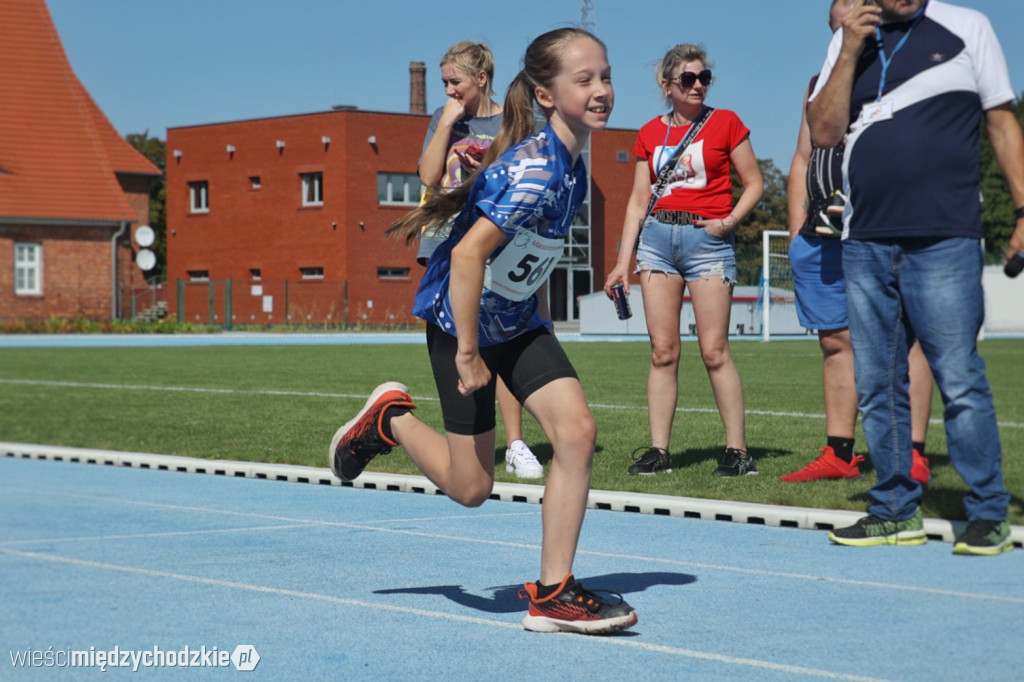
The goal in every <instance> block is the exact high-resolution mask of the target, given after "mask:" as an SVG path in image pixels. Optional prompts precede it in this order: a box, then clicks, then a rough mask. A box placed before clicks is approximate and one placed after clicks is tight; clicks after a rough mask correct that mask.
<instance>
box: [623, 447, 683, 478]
mask: <svg viewBox="0 0 1024 682" xmlns="http://www.w3.org/2000/svg"><path fill="white" fill-rule="evenodd" d="M641 450H643V448H637V449H636V450H634V451H633V462H635V463H634V464H633V465H632V466H631V467H629V469H628V472H629V473H630V474H633V475H634V476H635V475H636V474H641V475H644V476H649V475H651V474H670V473H672V460H671V458H669V456H668V450H666V449H664V448H647V450H646V451H644V453H643V454H638V453H640V451H641Z"/></svg>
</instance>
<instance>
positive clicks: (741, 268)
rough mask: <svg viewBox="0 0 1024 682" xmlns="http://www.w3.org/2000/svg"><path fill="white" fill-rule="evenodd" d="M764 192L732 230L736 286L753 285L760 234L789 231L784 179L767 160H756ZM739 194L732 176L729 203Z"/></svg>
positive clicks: (758, 266) (736, 178)
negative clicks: (734, 237) (766, 231)
mask: <svg viewBox="0 0 1024 682" xmlns="http://www.w3.org/2000/svg"><path fill="white" fill-rule="evenodd" d="M757 164H758V166H759V167H760V168H761V178H762V179H763V180H764V193H763V194H762V195H761V200H760V201H759V202H757V205H756V206H755V207H754V210H753V211H751V212H750V214H749V215H747V217H746V218H744V219H743V222H741V223H740V226H739V228H737V230H736V270H737V273H736V279H737V283H738V284H748V285H752V284H757V283H758V278H759V277H760V274H761V267H762V263H761V261H762V260H763V254H762V252H761V233H762V232H764V231H765V230H789V209H788V208H787V206H786V180H787V178H786V176H785V175H783V174H782V171H780V170H779V169H778V167H776V165H775V164H774V163H773V162H772V160H771V159H758V160H757ZM742 192H743V185H741V184H740V179H739V176H738V175H736V172H735V171H733V173H732V197H733V204H735V203H736V200H737V199H739V196H740V194H741V193H742Z"/></svg>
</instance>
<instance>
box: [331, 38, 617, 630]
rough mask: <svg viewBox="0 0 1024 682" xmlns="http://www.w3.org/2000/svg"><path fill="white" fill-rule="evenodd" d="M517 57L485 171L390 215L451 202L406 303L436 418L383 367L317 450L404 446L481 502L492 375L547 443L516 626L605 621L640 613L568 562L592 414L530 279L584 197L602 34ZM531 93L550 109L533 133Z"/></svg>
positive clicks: (397, 231)
mask: <svg viewBox="0 0 1024 682" xmlns="http://www.w3.org/2000/svg"><path fill="white" fill-rule="evenodd" d="M523 63H524V67H523V69H522V71H520V72H519V74H518V75H517V76H516V77H515V79H514V80H513V81H512V84H511V85H510V86H509V90H508V94H507V96H506V99H505V116H504V119H503V122H502V125H501V128H500V130H499V131H498V135H497V137H496V138H495V141H494V143H493V144H492V145H491V147H490V148H489V149H488V150H487V154H486V155H485V157H484V159H483V163H482V164H481V170H479V171H477V172H476V173H475V174H474V175H473V176H472V177H470V178H469V179H468V180H467V181H466V182H465V183H464V184H463V185H461V186H460V187H458V188H456V189H454V190H453V191H451V192H448V193H445V194H441V195H439V196H437V197H435V198H433V199H431V200H430V201H429V202H427V203H426V204H424V205H423V206H421V207H420V208H418V209H416V210H415V211H413V212H412V213H410V214H408V215H407V216H405V217H403V218H402V219H401V220H399V221H398V222H396V223H395V224H394V225H392V226H391V228H389V230H388V233H389V234H390V235H392V236H405V237H406V238H410V237H414V236H415V235H416V234H417V233H418V231H419V229H420V227H421V226H422V225H423V224H431V225H432V224H436V223H438V222H440V221H443V220H446V219H448V218H450V217H451V216H453V215H456V214H457V218H456V220H455V223H454V225H453V227H452V233H451V236H450V237H449V238H448V239H447V240H446V241H445V242H444V243H442V244H441V245H440V246H439V247H438V248H437V250H436V251H435V252H434V254H433V256H432V257H431V259H430V263H429V264H428V266H427V270H426V272H425V274H424V276H423V281H422V283H421V284H420V289H419V292H418V293H417V295H416V301H415V304H414V307H413V312H414V314H416V315H417V316H418V317H420V318H422V319H424V320H425V321H426V322H427V348H428V351H429V354H430V361H431V365H432V367H433V371H434V378H435V382H436V384H437V390H438V394H439V396H440V399H441V410H442V413H443V415H444V424H445V430H446V432H447V433H446V435H444V436H442V435H441V434H438V433H437V432H436V431H434V430H433V429H432V428H431V427H429V426H427V425H426V424H425V423H423V422H421V421H420V420H419V419H417V418H416V417H415V416H414V415H413V414H412V410H413V408H414V407H415V405H414V404H413V402H412V398H411V397H410V396H409V392H408V389H407V388H406V387H405V386H404V385H403V384H400V383H398V382H388V383H385V384H381V385H380V386H378V387H377V388H376V389H375V390H374V391H373V393H372V394H371V395H370V398H369V399H368V400H367V401H366V404H365V405H364V407H363V409H362V410H360V411H359V413H358V414H357V415H356V416H355V417H354V418H353V419H352V420H351V421H349V422H348V423H347V424H345V425H344V426H342V427H341V428H340V429H338V431H337V433H335V435H334V440H333V441H332V442H331V448H330V453H329V456H330V461H331V468H332V470H333V471H334V473H335V474H336V475H337V476H338V477H339V478H341V479H342V480H347V481H350V480H352V479H354V478H355V477H356V476H358V475H359V474H360V473H361V472H362V470H363V468H364V467H365V466H366V464H367V463H368V462H369V461H370V460H371V459H372V458H373V457H374V456H376V455H378V454H384V453H387V452H389V451H390V450H391V448H392V447H393V446H396V445H401V446H402V447H403V448H405V450H406V452H408V453H409V456H410V457H411V458H412V460H413V462H414V463H415V464H416V465H417V466H418V467H419V468H420V470H421V471H422V472H423V473H424V475H425V476H426V477H427V478H429V479H430V480H431V482H433V483H434V485H436V486H438V487H439V488H440V489H441V490H444V491H445V493H447V495H448V496H449V497H450V498H451V499H453V500H454V501H456V502H458V503H459V504H462V505H465V506H467V507H476V506H479V505H481V504H483V502H484V501H485V500H487V499H488V497H489V496H490V494H491V489H492V487H493V484H494V442H495V431H494V427H495V407H494V396H495V375H499V376H501V377H502V379H503V380H504V381H505V384H506V385H507V386H508V387H509V389H511V391H512V393H513V394H514V395H515V396H516V398H517V399H519V401H520V402H522V403H523V405H524V406H525V407H526V409H527V410H529V412H530V413H531V414H532V415H533V416H534V417H535V418H536V419H537V421H538V422H539V423H540V425H541V427H542V428H543V429H544V432H545V434H546V435H547V437H548V439H549V440H550V442H551V445H552V447H553V449H554V457H553V459H552V462H551V468H550V472H549V473H548V478H547V485H546V487H545V490H544V502H543V506H542V511H541V519H542V524H543V539H542V543H541V566H540V578H539V580H537V581H536V582H531V583H526V585H525V590H524V591H523V592H522V593H521V594H522V595H523V596H524V597H529V601H530V604H529V612H528V614H527V615H526V617H525V618H524V619H523V627H525V628H526V629H527V630H534V631H537V632H582V633H591V634H596V633H606V632H612V631H615V630H621V629H624V628H628V627H630V626H632V625H634V624H635V623H636V622H637V616H636V612H635V611H634V610H633V609H632V608H631V607H630V606H629V605H628V604H626V603H625V602H623V601H621V599H620V600H617V601H614V602H612V601H607V600H605V599H603V598H601V597H600V596H598V595H597V594H595V593H594V592H591V591H589V590H586V589H584V588H583V586H582V585H581V584H580V583H578V582H576V580H575V579H574V578H573V575H572V564H573V559H574V558H575V554H576V545H577V542H578V540H579V533H580V527H581V526H582V524H583V515H584V512H585V511H586V506H587V493H588V492H589V489H590V474H591V465H592V461H593V454H594V444H595V441H596V437H597V426H596V424H595V422H594V417H593V415H592V414H591V413H590V408H589V407H588V406H587V402H586V399H585V398H584V396H583V388H582V386H581V385H580V382H579V379H578V378H577V376H576V372H575V370H574V369H573V367H572V365H571V363H570V362H569V359H568V358H567V357H566V355H565V353H564V351H563V350H562V347H561V346H560V345H559V344H558V341H557V340H556V339H555V337H554V335H553V334H552V333H551V330H550V320H548V319H546V317H547V315H546V309H542V308H543V307H542V303H541V301H542V299H543V296H538V295H537V292H538V290H540V289H541V287H542V285H543V284H544V283H545V282H546V281H547V278H548V275H549V274H550V271H551V269H552V268H553V267H554V265H555V264H556V263H557V262H558V259H559V257H560V255H561V253H562V248H563V243H564V241H565V237H566V235H567V234H568V231H569V228H570V226H571V225H572V220H573V216H574V214H575V213H576V211H577V209H578V208H579V207H580V205H581V204H582V202H583V199H584V194H585V191H586V186H587V181H586V169H585V166H584V163H583V162H582V161H581V160H580V159H579V154H580V151H581V150H582V149H583V147H584V145H585V143H586V141H587V139H588V136H589V134H590V131H591V130H597V129H601V128H604V127H605V126H606V125H607V123H608V116H609V114H610V113H611V109H612V104H613V101H614V91H613V89H612V84H611V68H610V67H609V66H608V58H607V52H606V50H605V46H604V44H603V43H602V42H601V41H599V40H598V39H597V38H596V37H594V36H593V35H591V34H590V33H587V32H586V31H583V30H580V29H574V28H566V29H558V30H555V31H551V32H549V33H546V34H544V35H542V36H540V37H539V38H537V39H536V40H534V41H533V42H532V43H531V44H530V46H529V47H528V48H527V50H526V56H525V58H524V60H523ZM534 101H536V102H537V104H538V105H539V106H540V108H541V109H542V110H543V111H544V114H545V116H546V118H547V126H546V127H545V128H544V129H543V130H542V131H541V132H539V133H536V134H533V130H534V118H533V102H534Z"/></svg>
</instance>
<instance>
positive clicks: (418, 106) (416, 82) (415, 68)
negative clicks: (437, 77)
mask: <svg viewBox="0 0 1024 682" xmlns="http://www.w3.org/2000/svg"><path fill="white" fill-rule="evenodd" d="M409 113H410V114H425V113H427V65H426V64H424V63H423V62H409Z"/></svg>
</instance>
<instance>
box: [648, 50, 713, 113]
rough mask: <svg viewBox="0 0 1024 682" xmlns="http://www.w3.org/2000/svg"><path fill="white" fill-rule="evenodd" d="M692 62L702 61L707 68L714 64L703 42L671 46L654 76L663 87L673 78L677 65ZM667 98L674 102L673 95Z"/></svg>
mask: <svg viewBox="0 0 1024 682" xmlns="http://www.w3.org/2000/svg"><path fill="white" fill-rule="evenodd" d="M690 62H700V63H702V64H703V65H704V68H705V69H710V68H712V67H713V66H714V65H713V64H712V63H711V62H709V61H708V52H707V50H706V49H705V48H704V45H703V44H697V45H694V44H692V43H681V44H679V45H676V46H674V47H671V48H669V51H668V52H666V53H665V56H664V57H662V59H661V63H660V64H658V66H657V68H656V69H655V70H654V78H655V80H656V81H657V82H658V87H659V88H661V87H663V84H664V82H665V81H670V80H672V72H673V71H675V70H676V67H677V66H679V65H680V64H688V63H690ZM665 100H666V101H668V102H669V103H671V102H672V99H671V97H668V96H666V97H665Z"/></svg>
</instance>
